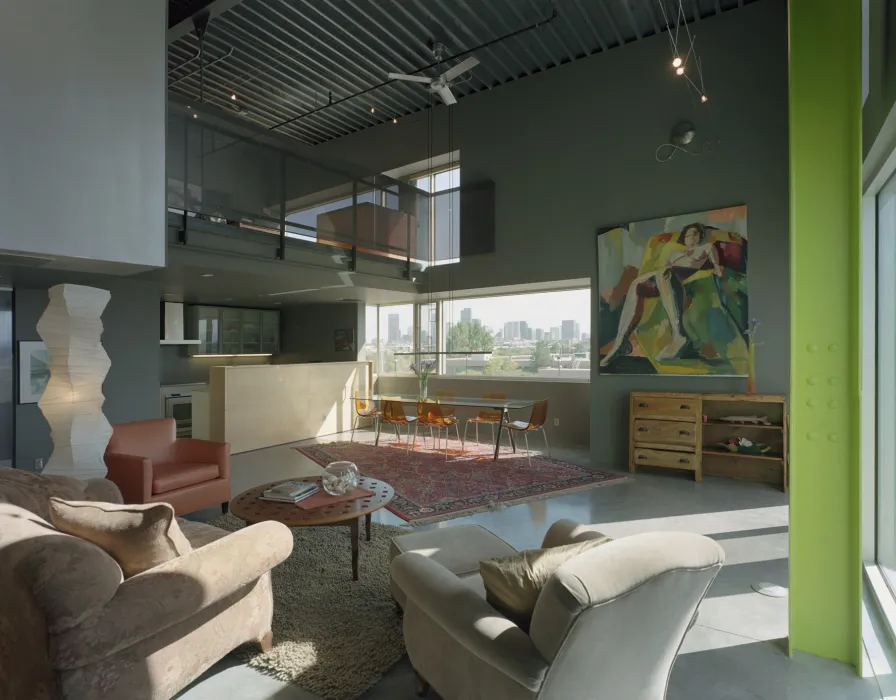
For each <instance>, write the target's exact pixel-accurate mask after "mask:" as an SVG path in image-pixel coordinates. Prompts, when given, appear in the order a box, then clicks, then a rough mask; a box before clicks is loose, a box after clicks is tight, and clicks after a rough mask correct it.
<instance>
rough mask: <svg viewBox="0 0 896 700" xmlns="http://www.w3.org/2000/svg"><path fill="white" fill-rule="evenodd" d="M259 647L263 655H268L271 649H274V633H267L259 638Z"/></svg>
mask: <svg viewBox="0 0 896 700" xmlns="http://www.w3.org/2000/svg"><path fill="white" fill-rule="evenodd" d="M258 646H259V648H260V649H261V653H262V654H267V653H268V652H269V651H270V650H271V649H273V648H274V633H273V632H265V633H264V634H263V635H261V636H260V637H259V638H258Z"/></svg>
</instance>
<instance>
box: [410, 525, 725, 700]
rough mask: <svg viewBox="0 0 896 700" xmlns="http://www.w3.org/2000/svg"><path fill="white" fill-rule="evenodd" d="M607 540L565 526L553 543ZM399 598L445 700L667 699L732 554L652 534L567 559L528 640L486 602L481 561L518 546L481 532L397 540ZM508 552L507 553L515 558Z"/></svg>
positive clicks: (674, 535)
mask: <svg viewBox="0 0 896 700" xmlns="http://www.w3.org/2000/svg"><path fill="white" fill-rule="evenodd" d="M599 536H601V535H600V533H599V532H598V531H597V530H596V528H594V527H591V526H587V525H585V526H583V525H578V524H576V523H574V522H572V521H570V520H560V521H558V522H556V523H554V525H553V526H552V527H551V528H550V530H549V531H548V533H547V535H546V536H545V540H544V543H543V546H544V547H553V546H556V545H561V544H569V543H572V542H580V541H582V540H585V539H590V538H594V537H599ZM395 542H396V543H395V546H394V549H393V554H394V555H395V557H394V559H393V560H392V582H393V592H394V593H395V594H396V600H397V601H399V603H400V604H401V605H402V607H403V608H404V637H405V644H406V646H407V650H408V656H409V657H410V660H411V664H412V665H413V667H414V670H415V671H416V672H417V674H418V676H419V677H420V679H421V682H422V684H423V690H425V689H426V687H427V686H428V685H430V684H431V686H432V687H433V688H434V689H435V690H437V691H438V693H439V695H440V696H441V697H442V698H443V699H444V700H536V699H537V700H622V699H624V700H663V698H665V697H666V688H667V684H668V680H669V674H670V673H671V670H672V664H673V663H674V661H675V657H676V655H677V654H678V649H679V647H680V646H681V643H682V641H683V640H684V636H685V633H686V632H687V630H688V628H689V625H690V624H691V622H692V620H693V619H694V616H695V614H696V610H697V606H698V605H699V604H700V601H701V600H702V599H703V596H704V595H705V593H706V590H707V589H708V588H709V585H710V584H711V583H712V581H713V579H714V578H715V577H716V574H717V573H718V572H719V569H720V568H721V566H722V564H723V562H724V559H725V555H724V552H723V551H722V548H721V547H719V545H718V544H716V543H715V542H714V541H713V540H711V539H709V538H707V537H703V536H701V535H694V534H690V533H684V532H653V533H646V534H642V535H633V536H631V537H625V538H622V539H619V540H615V541H611V542H608V543H606V544H603V545H601V546H599V547H595V548H594V549H589V550H588V551H586V552H584V553H582V554H579V555H578V556H576V557H574V558H573V559H571V560H569V561H567V562H566V563H565V564H563V565H562V566H561V567H560V568H559V569H557V571H556V572H555V573H554V575H553V576H552V577H551V578H550V579H549V581H548V583H547V584H546V586H545V587H544V588H543V589H542V591H541V594H540V596H539V597H538V602H537V604H536V606H535V612H534V615H533V617H532V623H531V626H530V629H529V633H528V634H527V633H526V632H524V631H523V630H522V629H521V628H520V627H518V626H517V625H515V624H514V623H512V622H511V621H510V620H508V619H507V618H506V617H504V616H503V615H501V613H499V612H498V611H497V610H495V608H493V607H492V606H491V605H489V603H488V602H486V600H485V596H484V588H483V585H482V579H481V578H480V577H479V575H478V573H476V572H475V570H474V567H476V568H478V561H479V560H480V559H485V558H489V557H492V556H503V555H505V554H508V553H512V552H513V551H514V550H513V548H512V547H511V546H510V545H508V544H507V543H505V542H503V541H502V540H500V539H499V538H497V537H496V536H495V535H493V534H492V533H489V532H488V531H487V530H484V529H483V528H480V527H478V526H475V525H473V526H459V527H447V528H444V529H437V530H429V531H424V532H419V533H413V534H410V535H404V536H401V537H397V538H395ZM508 550H509V551H508Z"/></svg>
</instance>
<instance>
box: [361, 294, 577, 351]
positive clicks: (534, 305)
mask: <svg viewBox="0 0 896 700" xmlns="http://www.w3.org/2000/svg"><path fill="white" fill-rule="evenodd" d="M413 308H414V307H413V304H402V305H398V306H383V307H380V326H381V328H380V333H379V337H380V338H381V339H382V340H383V341H388V340H389V335H390V334H389V326H388V319H389V317H390V316H398V328H399V329H401V335H402V336H404V335H405V333H406V330H407V328H408V327H410V326H412V325H413V316H414V313H413ZM467 309H469V313H467ZM461 320H468V321H469V322H475V321H479V322H480V323H482V325H483V326H486V327H487V328H490V329H491V331H492V332H493V333H498V332H501V333H502V335H503V332H504V324H505V323H514V322H517V323H520V324H521V323H522V322H525V323H526V325H527V327H528V328H529V329H531V330H532V334H533V335H532V339H533V340H534V339H535V333H536V331H537V330H538V329H541V330H542V332H543V334H544V339H545V340H547V339H549V338H550V337H551V329H554V328H556V329H557V332H558V335H559V334H560V333H561V329H562V327H563V322H564V321H572V322H573V323H574V324H575V325H576V326H578V328H577V330H578V337H579V338H581V337H582V336H583V335H585V334H588V335H589V336H590V335H591V290H590V289H573V290H564V291H558V292H543V293H533V294H516V295H508V296H497V297H483V298H476V299H455V300H452V301H445V302H442V322H443V325H444V327H445V328H447V327H448V325H449V324H456V323H458V322H459V321H461ZM366 329H367V338H368V341H372V339H373V338H374V337H376V335H377V334H376V331H377V328H376V313H375V307H369V309H368V314H367V322H366ZM556 339H557V340H559V339H560V338H559V337H558V338H556Z"/></svg>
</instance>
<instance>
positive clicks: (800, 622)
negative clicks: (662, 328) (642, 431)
mask: <svg viewBox="0 0 896 700" xmlns="http://www.w3.org/2000/svg"><path fill="white" fill-rule="evenodd" d="M789 7H790V314H791V367H790V415H791V431H790V467H791V472H790V474H791V481H790V486H791V491H790V644H791V648H792V649H796V650H799V651H805V652H809V653H811V654H816V655H818V656H825V657H829V658H834V659H839V660H841V661H845V662H847V663H851V664H854V665H855V664H857V663H858V660H859V658H860V645H861V636H860V611H861V607H860V606H861V586H860V583H861V555H860V547H859V434H858V416H859V333H858V318H859V313H858V312H859V236H860V189H861V122H862V119H861V117H862V115H861V49H862V47H861V2H859V0H790V2H789ZM757 50H760V47H758V46H757Z"/></svg>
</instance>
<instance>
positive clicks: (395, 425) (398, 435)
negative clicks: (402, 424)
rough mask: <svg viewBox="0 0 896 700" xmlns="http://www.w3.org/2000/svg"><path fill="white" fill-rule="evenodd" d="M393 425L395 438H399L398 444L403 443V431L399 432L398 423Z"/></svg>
mask: <svg viewBox="0 0 896 700" xmlns="http://www.w3.org/2000/svg"><path fill="white" fill-rule="evenodd" d="M392 427H393V428H395V439H396V440H398V444H399V445H400V444H401V433H400V432H398V423H393V424H392Z"/></svg>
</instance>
